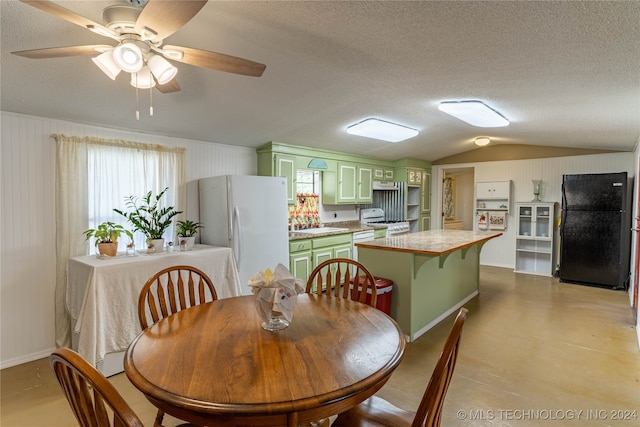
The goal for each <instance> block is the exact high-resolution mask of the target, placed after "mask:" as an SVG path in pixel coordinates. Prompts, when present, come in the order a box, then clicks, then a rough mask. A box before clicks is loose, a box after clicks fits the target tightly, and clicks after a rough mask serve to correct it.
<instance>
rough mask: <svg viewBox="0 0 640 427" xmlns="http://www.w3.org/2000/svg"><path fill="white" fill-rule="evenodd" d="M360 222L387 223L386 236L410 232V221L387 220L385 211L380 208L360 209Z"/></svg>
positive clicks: (368, 223) (366, 223) (370, 223)
mask: <svg viewBox="0 0 640 427" xmlns="http://www.w3.org/2000/svg"><path fill="white" fill-rule="evenodd" d="M360 223H361V224H365V225H373V224H376V225H386V226H387V236H386V237H390V236H397V235H399V234H406V233H409V222H407V221H387V220H385V215H384V211H383V210H382V209H380V208H370V209H362V210H361V211H360Z"/></svg>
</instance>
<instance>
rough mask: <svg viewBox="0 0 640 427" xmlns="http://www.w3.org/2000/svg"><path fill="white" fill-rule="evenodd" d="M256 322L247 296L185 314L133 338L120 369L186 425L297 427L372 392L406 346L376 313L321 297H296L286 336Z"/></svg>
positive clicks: (390, 323) (388, 322)
mask: <svg viewBox="0 0 640 427" xmlns="http://www.w3.org/2000/svg"><path fill="white" fill-rule="evenodd" d="M260 325H261V319H260V318H259V316H258V314H257V311H256V308H255V300H254V297H253V296H242V297H234V298H227V299H222V300H217V301H213V302H210V303H207V304H202V305H198V306H194V307H191V308H189V309H186V310H183V311H180V312H178V313H175V314H173V315H171V316H169V317H167V318H165V319H162V320H160V321H159V322H157V323H156V324H154V325H152V326H151V327H149V328H148V329H146V330H144V331H142V332H141V333H140V334H139V335H138V336H137V337H136V338H135V339H134V340H133V341H132V342H131V344H130V345H129V347H128V349H127V352H126V354H125V361H124V369H125V372H126V374H127V376H128V378H129V380H130V381H131V382H132V384H133V385H134V386H135V387H137V388H138V389H139V390H140V391H141V392H142V393H143V394H144V395H145V396H146V398H147V399H148V400H149V401H150V402H151V403H152V404H153V405H155V406H156V407H158V408H160V409H161V410H163V411H164V412H165V413H167V414H170V415H173V416H175V417H177V418H180V419H182V420H185V421H188V422H191V423H194V424H200V425H215V426H236V427H238V426H251V427H265V426H290V427H297V426H298V425H304V424H307V423H309V422H313V421H316V420H320V419H323V418H326V417H329V416H331V415H334V414H338V413H341V412H344V411H346V410H348V409H350V408H352V407H354V406H356V405H358V404H359V403H360V402H362V401H364V400H365V399H367V398H368V397H370V396H371V395H373V394H374V393H375V392H376V391H378V390H379V389H380V388H381V387H382V386H383V385H384V384H385V383H386V382H387V380H388V379H389V378H390V376H391V374H392V373H393V371H394V370H395V368H396V367H397V366H398V365H399V364H400V361H401V360H402V357H403V354H404V350H405V345H406V341H405V336H404V334H403V333H402V331H401V330H400V328H399V327H398V325H397V324H396V322H395V321H394V320H393V319H392V318H391V317H389V316H387V315H386V314H384V313H383V312H382V311H379V310H377V309H375V308H372V307H370V306H368V305H365V304H361V303H358V302H355V301H350V300H346V299H342V298H336V297H331V296H326V295H315V294H301V295H298V296H297V302H296V306H295V309H294V311H293V318H292V321H291V324H290V326H289V327H287V328H286V329H283V330H280V331H275V332H270V331H267V330H265V329H263V328H262V327H261V326H260Z"/></svg>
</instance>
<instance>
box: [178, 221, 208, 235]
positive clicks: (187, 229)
mask: <svg viewBox="0 0 640 427" xmlns="http://www.w3.org/2000/svg"><path fill="white" fill-rule="evenodd" d="M176 225H177V227H178V231H177V234H178V236H180V237H192V236H195V235H196V234H197V233H198V230H199V229H201V228H204V225H202V224H201V223H199V222H193V221H190V220H188V219H187V220H185V221H178V222H177V223H176Z"/></svg>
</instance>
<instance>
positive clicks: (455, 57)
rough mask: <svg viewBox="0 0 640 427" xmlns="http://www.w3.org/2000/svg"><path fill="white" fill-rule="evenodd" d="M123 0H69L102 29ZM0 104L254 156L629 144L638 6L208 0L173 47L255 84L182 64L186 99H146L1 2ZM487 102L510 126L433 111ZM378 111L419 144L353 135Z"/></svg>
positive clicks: (45, 25)
mask: <svg viewBox="0 0 640 427" xmlns="http://www.w3.org/2000/svg"><path fill="white" fill-rule="evenodd" d="M118 1H122V0H114V1H110V2H102V1H60V2H57V3H59V4H60V5H62V6H63V7H66V8H68V9H71V10H72V11H74V12H76V13H78V14H80V15H83V16H86V17H87V18H90V19H92V20H94V21H96V22H102V18H101V11H102V9H103V8H104V7H105V6H108V5H110V4H115V3H118ZM1 3H2V4H1V7H2V8H1V11H0V12H1V18H2V26H1V27H2V28H1V42H2V45H1V48H2V50H1V55H2V63H1V65H2V69H1V81H2V87H1V93H0V96H1V108H2V110H4V111H12V112H18V113H24V114H30V115H36V116H44V117H50V118H56V119H62V120H70V121H74V122H79V123H87V124H95V125H100V126H106V127H112V128H120V129H128V130H135V131H142V132H148V133H156V134H163V135H170V136H175V137H182V138H189V139H196V140H202V141H210V142H216V143H223V144H231V145H240V146H248V147H257V146H259V145H262V144H264V143H266V142H268V141H278V142H284V143H290V144H297V145H304V146H310V147H319V148H326V149H332V150H340V151H345V152H350V153H360V154H367V155H371V156H375V157H379V158H383V159H395V158H399V157H404V156H412V157H418V158H423V159H427V160H436V159H440V158H443V157H447V156H451V155H455V154H458V153H462V152H465V151H468V150H471V149H474V148H476V147H475V146H474V145H473V140H474V139H475V137H477V136H489V137H491V138H492V139H493V140H494V141H495V142H494V143H497V144H500V143H503V144H527V145H544V146H559V147H581V148H595V149H605V150H624V151H631V150H632V149H633V148H634V146H635V144H636V142H637V141H638V138H639V136H640V2H638V1H541V2H534V1H513V2H512V1H496V2H491V1H410V2H405V1H312V2H302V1H277V2H276V1H255V2H254V1H209V2H208V4H207V5H205V7H204V8H203V9H202V10H201V11H200V13H199V14H198V15H196V16H195V18H193V19H192V20H191V21H190V22H189V23H187V24H186V25H185V26H184V27H183V28H182V29H180V30H179V31H178V32H176V33H175V34H173V35H172V36H171V37H169V38H167V40H166V41H165V43H167V44H173V45H179V46H188V47H194V48H199V49H205V50H211V51H215V52H222V53H226V54H230V55H234V56H239V57H242V58H246V59H250V60H253V61H257V62H261V63H264V64H266V65H267V69H266V71H265V73H264V75H263V76H262V77H260V78H253V77H245V76H239V75H234V74H228V73H224V72H219V71H213V70H207V69H200V68H197V67H193V66H190V65H186V64H176V65H177V67H178V69H179V71H178V80H179V82H180V85H181V87H182V90H181V91H180V92H177V93H171V94H161V93H159V92H157V91H155V92H154V93H153V98H152V102H153V107H154V116H153V117H149V116H148V105H149V91H148V90H146V91H139V93H138V96H139V100H138V104H139V108H140V112H141V118H140V121H139V122H137V121H136V120H135V111H136V91H135V89H134V88H133V87H131V86H130V85H129V81H128V76H125V75H124V73H121V75H120V76H119V77H118V78H117V79H116V81H112V80H110V79H108V78H107V77H106V76H105V75H104V74H103V73H102V72H101V71H100V70H99V69H98V68H97V67H96V66H95V65H94V64H93V62H92V61H91V60H90V58H89V57H69V58H57V59H40V60H34V59H26V58H22V57H18V56H16V55H11V53H10V52H12V51H17V50H27V49H38V48H45V47H57V46H71V45H83V44H103V43H104V44H114V43H113V41H112V40H110V39H108V38H104V37H101V36H98V35H96V34H93V33H91V32H90V31H87V30H84V29H83V28H81V27H79V26H76V25H73V24H71V23H68V22H66V21H63V20H61V19H59V18H56V17H54V16H51V15H49V14H47V13H45V12H42V11H40V10H38V9H35V8H33V7H31V6H29V5H27V4H24V3H21V2H17V1H7V0H2V1H1ZM455 99H479V100H483V101H485V102H486V103H488V104H489V105H491V106H492V107H493V108H495V109H497V110H498V111H500V112H501V113H502V114H503V115H504V116H506V117H507V118H508V119H509V120H510V121H511V125H510V126H508V127H505V128H494V129H482V128H475V127H472V126H469V125H467V124H465V123H464V122H461V121H458V120H456V119H454V118H452V117H450V116H447V115H446V114H444V113H442V112H440V111H438V110H437V108H436V107H437V105H438V103H439V102H440V101H445V100H455ZM367 117H379V118H383V119H386V120H389V121H394V122H397V123H401V124H404V125H407V126H409V127H413V128H416V129H418V130H419V131H420V135H419V136H417V137H415V138H413V139H410V140H408V141H405V142H402V143H397V144H390V143H385V142H381V141H376V140H372V139H366V138H362V137H357V136H352V135H348V134H346V133H345V128H346V127H347V126H348V125H350V124H352V123H354V122H357V121H360V120H362V119H364V118H367Z"/></svg>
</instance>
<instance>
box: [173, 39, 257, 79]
mask: <svg viewBox="0 0 640 427" xmlns="http://www.w3.org/2000/svg"><path fill="white" fill-rule="evenodd" d="M162 50H164V51H172V50H176V51H180V52H183V53H184V56H183V57H182V58H181V59H177V58H175V57H174V56H173V55H166V57H167V58H169V59H172V60H174V61H178V62H183V63H185V64H189V65H195V66H196V67H203V68H211V69H213V70H218V71H225V72H227V73H234V74H242V75H244V76H251V77H260V76H261V75H262V73H263V72H264V70H265V68H267V66H266V65H264V64H260V63H259V62H253V61H249V60H248V59H242V58H238V57H236V56H231V55H225V54H224V53H216V52H209V51H207V50H201V49H193V48H190V47H182V46H170V45H167V46H163V47H162Z"/></svg>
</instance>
